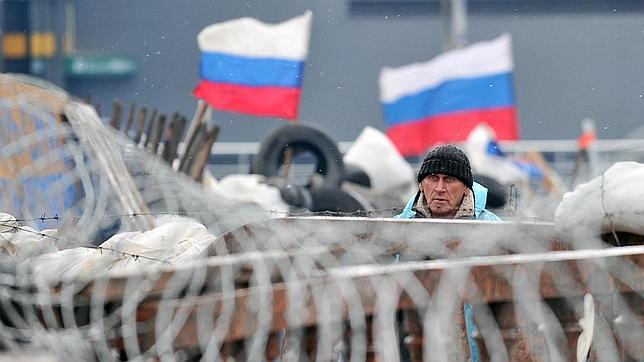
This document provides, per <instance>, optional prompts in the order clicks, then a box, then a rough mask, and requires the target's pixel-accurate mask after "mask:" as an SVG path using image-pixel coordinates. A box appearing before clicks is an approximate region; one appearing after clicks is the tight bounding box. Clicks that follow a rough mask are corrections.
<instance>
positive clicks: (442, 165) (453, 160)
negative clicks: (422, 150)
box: [418, 145, 472, 189]
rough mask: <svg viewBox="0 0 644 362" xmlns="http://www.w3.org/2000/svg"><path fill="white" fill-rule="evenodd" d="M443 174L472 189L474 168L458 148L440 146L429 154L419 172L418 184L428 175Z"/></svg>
mask: <svg viewBox="0 0 644 362" xmlns="http://www.w3.org/2000/svg"><path fill="white" fill-rule="evenodd" d="M437 173H442V174H445V175H450V176H454V177H456V178H457V179H459V180H461V181H462V182H463V183H464V184H465V186H467V187H468V188H470V189H471V188H472V168H471V167H470V160H469V159H468V158H467V156H466V155H465V153H464V152H463V151H461V150H460V149H459V148H457V147H456V146H452V145H444V146H438V147H436V148H434V149H433V150H431V151H429V152H428V153H427V156H425V159H424V160H423V163H422V164H421V165H420V169H419V170H418V182H421V181H422V180H423V179H424V178H425V177H426V176H427V175H433V174H437Z"/></svg>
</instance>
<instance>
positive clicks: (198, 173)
mask: <svg viewBox="0 0 644 362" xmlns="http://www.w3.org/2000/svg"><path fill="white" fill-rule="evenodd" d="M218 134H219V126H214V127H213V128H212V129H210V130H208V131H206V135H205V138H204V141H203V144H202V145H201V148H200V149H199V150H198V152H197V154H196V156H195V159H194V162H193V164H192V167H191V169H190V177H191V178H192V179H193V180H195V181H197V182H201V178H202V176H203V172H204V169H205V168H206V164H207V163H208V158H209V157H210V152H211V149H212V145H213V144H214V143H215V140H216V139H217V135H218Z"/></svg>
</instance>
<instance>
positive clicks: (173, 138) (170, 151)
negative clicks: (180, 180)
mask: <svg viewBox="0 0 644 362" xmlns="http://www.w3.org/2000/svg"><path fill="white" fill-rule="evenodd" d="M186 122H187V121H186V119H185V118H183V117H182V116H181V115H179V114H178V113H176V112H175V113H174V114H173V115H172V122H171V123H170V127H169V128H168V137H167V138H166V143H165V147H164V148H163V155H162V158H163V159H164V160H165V161H166V162H168V163H169V164H172V161H174V159H176V158H177V155H178V154H177V149H178V148H179V142H180V141H181V139H182V138H183V133H184V130H185V128H186Z"/></svg>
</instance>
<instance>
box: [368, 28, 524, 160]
mask: <svg viewBox="0 0 644 362" xmlns="http://www.w3.org/2000/svg"><path fill="white" fill-rule="evenodd" d="M511 42H512V40H511V37H510V35H509V34H503V35H501V36H500V37H498V38H497V39H494V40H492V41H489V42H481V43H476V44H472V45H470V46H468V47H465V48H462V49H457V50H452V51H449V52H446V53H443V54H441V55H439V56H438V57H436V58H434V59H432V60H430V61H429V62H425V63H414V64H411V65H407V66H403V67H400V68H383V69H382V71H381V73H380V79H379V85H380V101H381V103H382V104H383V106H384V113H385V120H386V122H387V126H388V130H387V135H388V136H389V138H390V139H391V140H392V141H393V143H394V144H395V145H396V147H398V150H399V151H400V153H401V154H402V155H404V156H415V155H419V154H423V153H425V152H426V151H427V149H428V148H429V147H431V146H432V145H434V144H437V143H449V142H453V141H463V140H465V139H466V138H467V136H468V134H469V133H470V131H471V130H472V129H473V128H474V127H475V126H476V125H477V124H479V123H481V122H485V123H487V124H488V125H490V127H492V129H494V132H495V133H496V135H497V137H498V139H499V140H516V139H518V138H519V122H518V116H517V111H516V101H515V96H514V83H513V77H512V72H513V69H514V65H513V62H512V49H511Z"/></svg>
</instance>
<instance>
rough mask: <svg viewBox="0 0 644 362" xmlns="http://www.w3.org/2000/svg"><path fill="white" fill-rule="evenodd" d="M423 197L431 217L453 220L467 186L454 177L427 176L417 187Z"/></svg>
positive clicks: (441, 175)
mask: <svg viewBox="0 0 644 362" xmlns="http://www.w3.org/2000/svg"><path fill="white" fill-rule="evenodd" d="M419 187H420V189H421V190H422V191H423V195H425V200H427V206H429V210H431V212H432V216H433V217H435V218H439V219H448V218H453V217H454V216H455V215H456V211H458V208H459V207H460V206H461V201H463V196H464V195H465V191H466V190H467V186H465V184H464V183H463V182H462V181H461V180H459V179H457V178H456V177H454V176H449V175H444V174H440V173H439V174H434V175H427V176H426V177H425V178H424V179H423V180H422V181H421V182H420V185H419Z"/></svg>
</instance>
